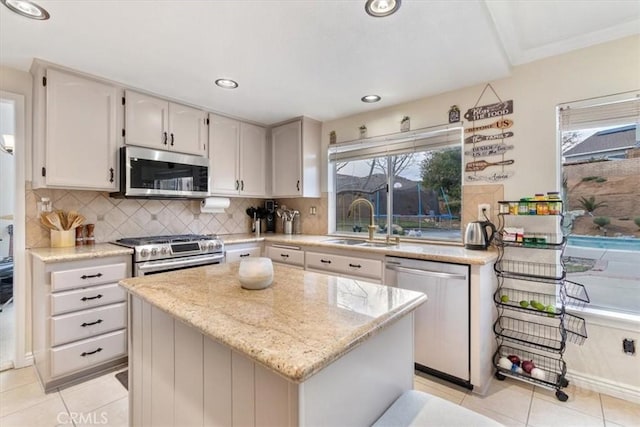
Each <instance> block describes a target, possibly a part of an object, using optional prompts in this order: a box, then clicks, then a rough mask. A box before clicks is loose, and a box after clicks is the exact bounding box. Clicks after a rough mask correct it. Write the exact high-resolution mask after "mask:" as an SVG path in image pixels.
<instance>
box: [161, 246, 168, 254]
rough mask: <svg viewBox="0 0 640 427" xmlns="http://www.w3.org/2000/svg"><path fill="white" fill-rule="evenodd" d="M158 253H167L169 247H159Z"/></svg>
mask: <svg viewBox="0 0 640 427" xmlns="http://www.w3.org/2000/svg"><path fill="white" fill-rule="evenodd" d="M160 253H161V254H162V255H167V254H168V253H169V248H168V247H166V246H165V247H163V248H162V249H160Z"/></svg>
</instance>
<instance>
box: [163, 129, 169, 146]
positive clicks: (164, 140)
mask: <svg viewBox="0 0 640 427" xmlns="http://www.w3.org/2000/svg"><path fill="white" fill-rule="evenodd" d="M167 137H168V135H167V133H166V132H162V143H163V144H164V145H167Z"/></svg>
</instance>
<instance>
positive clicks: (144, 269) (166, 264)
mask: <svg viewBox="0 0 640 427" xmlns="http://www.w3.org/2000/svg"><path fill="white" fill-rule="evenodd" d="M222 262H224V254H208V255H199V256H192V257H184V258H174V259H164V260H159V261H147V262H140V263H137V264H136V265H135V266H134V268H133V275H134V276H135V277H139V276H147V275H150V274H158V273H166V272H168V271H175V270H184V269H185V268H192V267H200V266H203V265H210V264H220V263H222Z"/></svg>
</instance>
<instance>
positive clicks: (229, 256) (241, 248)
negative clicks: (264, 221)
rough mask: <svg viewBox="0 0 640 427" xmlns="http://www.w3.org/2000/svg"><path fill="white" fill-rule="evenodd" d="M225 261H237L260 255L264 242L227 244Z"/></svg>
mask: <svg viewBox="0 0 640 427" xmlns="http://www.w3.org/2000/svg"><path fill="white" fill-rule="evenodd" d="M224 252H225V262H237V261H241V260H243V259H245V258H249V257H259V256H260V255H261V254H262V243H260V242H255V243H235V244H230V245H225V251H224Z"/></svg>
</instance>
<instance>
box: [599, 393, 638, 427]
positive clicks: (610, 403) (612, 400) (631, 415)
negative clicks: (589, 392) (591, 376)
mask: <svg viewBox="0 0 640 427" xmlns="http://www.w3.org/2000/svg"><path fill="white" fill-rule="evenodd" d="M600 398H601V399H602V410H603V412H604V419H605V420H607V421H611V422H614V423H617V424H621V425H623V426H628V427H636V426H638V425H640V405H639V404H637V403H632V402H629V401H627V400H622V399H618V398H616V397H611V396H608V395H606V394H601V395H600Z"/></svg>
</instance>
